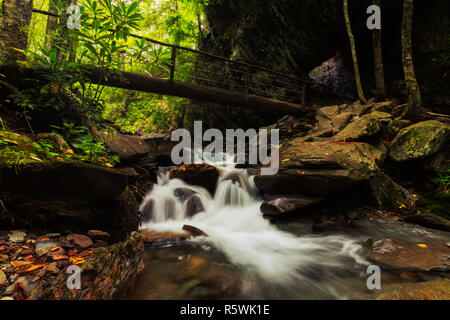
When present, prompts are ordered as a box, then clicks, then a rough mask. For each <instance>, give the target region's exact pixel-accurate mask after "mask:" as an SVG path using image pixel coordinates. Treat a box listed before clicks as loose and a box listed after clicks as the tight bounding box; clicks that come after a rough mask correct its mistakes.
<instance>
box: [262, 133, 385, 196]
mask: <svg viewBox="0 0 450 320" xmlns="http://www.w3.org/2000/svg"><path fill="white" fill-rule="evenodd" d="M383 160H384V154H383V153H382V152H381V151H379V150H378V149H376V148H375V147H373V146H371V145H369V144H367V143H358V142H351V143H342V142H332V141H324V142H303V141H301V138H297V139H294V140H291V141H290V142H289V143H286V144H284V145H282V147H281V148H280V164H279V171H278V174H276V175H271V176H270V175H267V176H264V175H259V176H257V177H256V178H255V183H256V186H257V187H258V189H259V190H260V191H261V192H262V193H263V194H269V195H277V194H306V195H312V196H317V195H319V196H320V195H329V194H333V193H337V192H339V191H343V190H347V189H349V188H351V187H354V186H356V185H358V184H360V183H363V182H367V181H368V180H369V179H370V178H371V177H372V176H373V175H375V174H376V173H379V171H380V169H379V165H380V164H382V162H383Z"/></svg>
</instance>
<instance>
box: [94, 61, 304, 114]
mask: <svg viewBox="0 0 450 320" xmlns="http://www.w3.org/2000/svg"><path fill="white" fill-rule="evenodd" d="M85 72H86V77H87V78H88V79H89V81H90V82H91V83H93V84H99V85H104V86H108V87H115V88H121V89H128V90H136V91H142V92H149V93H158V94H166V95H170V96H176V97H181V98H188V99H198V100H203V101H207V102H212V103H217V104H221V105H228V106H236V107H242V108H247V109H252V110H255V111H257V112H265V113H276V114H285V115H293V116H304V115H305V114H306V113H308V112H309V111H311V108H308V107H306V106H303V105H300V104H294V103H290V102H286V101H280V100H275V99H270V98H265V97H260V96H256V95H251V94H249V95H248V96H247V97H246V96H245V94H243V93H241V92H235V91H230V90H224V89H219V88H211V87H206V86H202V85H196V84H187V83H183V82H180V81H170V80H166V79H162V78H157V77H149V76H146V75H141V74H135V73H131V72H121V73H120V74H119V73H114V74H108V72H107V70H105V69H102V68H94V69H85Z"/></svg>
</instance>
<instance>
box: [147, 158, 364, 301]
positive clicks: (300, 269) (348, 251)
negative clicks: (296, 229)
mask: <svg viewBox="0 0 450 320" xmlns="http://www.w3.org/2000/svg"><path fill="white" fill-rule="evenodd" d="M216 166H217V167H218V168H219V169H220V170H221V171H222V172H223V174H222V176H221V177H220V178H219V180H218V182H217V188H216V192H215V196H214V197H211V195H210V194H209V193H208V191H207V190H206V189H203V188H201V187H198V186H191V185H188V184H186V183H185V182H183V181H181V180H178V179H172V180H169V179H168V178H167V173H164V172H163V171H162V172H160V174H159V177H158V183H157V184H156V185H155V186H154V187H153V189H152V190H151V191H150V192H149V193H148V195H147V196H146V197H145V199H144V200H143V202H142V204H141V207H140V209H141V212H143V214H144V216H145V218H146V220H145V222H144V223H143V225H142V227H141V229H144V230H154V231H170V232H180V231H181V228H182V227H183V225H184V224H189V225H193V226H195V227H197V228H200V229H201V230H203V231H204V232H206V233H207V234H208V235H209V237H198V238H195V239H192V240H190V241H194V242H202V243H210V244H212V245H213V246H214V247H215V248H216V249H218V250H221V251H222V252H223V253H224V254H225V255H226V256H227V257H228V259H229V260H230V262H232V263H233V264H235V265H236V266H239V267H241V268H242V269H243V270H245V272H248V274H249V275H250V276H249V277H250V278H251V277H252V276H254V277H255V279H256V278H261V279H264V281H267V282H269V283H272V284H275V285H281V286H287V287H289V286H293V284H295V286H294V287H293V288H292V290H299V286H300V287H301V288H303V289H302V290H312V292H316V293H317V292H320V293H321V295H320V296H321V297H323V296H326V297H329V298H345V297H346V296H345V295H344V294H343V292H345V288H346V286H347V284H345V279H344V280H342V277H341V276H342V274H345V273H346V272H354V273H358V272H359V273H361V267H363V266H365V265H367V262H366V261H365V260H364V259H363V258H362V256H361V255H360V254H359V252H360V250H361V246H360V245H359V244H358V241H357V240H356V239H352V238H348V237H344V236H337V235H333V236H311V235H308V236H304V237H298V236H295V235H293V234H291V233H287V232H283V231H280V230H279V229H278V228H277V227H275V226H274V225H272V224H271V223H270V222H269V221H268V220H267V219H265V218H264V217H263V215H262V213H261V212H260V210H259V206H260V204H261V199H259V197H258V196H257V193H256V188H255V185H254V183H253V177H252V176H249V175H248V174H247V172H246V170H244V169H235V168H234V166H231V165H230V164H229V163H228V162H226V163H222V164H216ZM193 199H196V200H195V201H194V200H193ZM193 202H196V205H192V203H193ZM349 266H353V267H354V270H355V271H349ZM350 269H351V268H350ZM330 270H333V272H330ZM338 274H340V275H341V276H337V275H338ZM344 278H345V277H344ZM318 279H319V280H318ZM364 285H365V282H364ZM250 287H251V286H250ZM338 288H339V289H338ZM343 288H344V289H343ZM346 289H347V291H351V290H350V288H346ZM312 297H313V298H314V297H315V296H314V294H312Z"/></svg>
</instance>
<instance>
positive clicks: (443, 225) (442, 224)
mask: <svg viewBox="0 0 450 320" xmlns="http://www.w3.org/2000/svg"><path fill="white" fill-rule="evenodd" d="M403 221H406V222H409V223H414V224H418V225H420V226H423V227H427V228H433V229H439V230H444V231H450V220H447V219H445V218H444V217H439V216H430V215H422V214H416V215H411V216H407V217H405V218H404V219H403Z"/></svg>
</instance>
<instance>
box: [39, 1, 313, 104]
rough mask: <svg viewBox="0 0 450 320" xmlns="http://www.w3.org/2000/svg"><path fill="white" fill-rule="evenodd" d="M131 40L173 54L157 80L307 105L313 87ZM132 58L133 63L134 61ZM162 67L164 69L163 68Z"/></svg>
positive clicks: (149, 66) (256, 68)
mask: <svg viewBox="0 0 450 320" xmlns="http://www.w3.org/2000/svg"><path fill="white" fill-rule="evenodd" d="M33 12H34V13H37V14H44V15H48V16H57V15H55V14H54V13H50V12H47V11H43V10H38V9H33ZM130 36H131V37H132V38H135V39H138V40H141V41H142V40H143V41H146V42H148V43H151V44H153V46H154V48H155V47H156V48H165V49H166V50H168V52H166V53H168V54H170V59H169V61H168V62H167V63H165V68H163V69H162V70H161V69H160V70H159V72H157V76H158V77H160V78H166V79H168V80H170V81H182V82H188V83H195V84H200V85H205V86H208V87H215V88H221V89H227V90H232V91H237V92H242V94H243V95H244V97H248V95H257V96H262V97H268V98H273V99H277V100H282V101H287V102H292V103H296V104H302V105H306V88H307V84H308V83H309V80H307V79H304V78H299V77H296V76H293V75H290V74H286V73H283V72H279V71H274V70H271V69H268V68H265V67H262V66H258V65H254V64H250V63H247V62H242V61H237V60H232V59H229V58H226V57H221V56H218V55H215V54H211V53H209V52H205V51H202V50H196V49H192V48H187V47H183V46H179V45H173V44H169V43H164V42H161V41H158V40H154V39H151V38H148V37H144V36H140V35H136V34H131V35H130ZM129 58H130V59H131V57H129ZM123 59H125V57H123ZM189 59H191V61H190V63H193V64H194V65H193V68H188V69H186V68H183V67H184V66H185V64H186V63H189V61H187V60H189ZM183 60H184V61H183ZM130 61H132V60H130ZM132 64H134V65H136V64H137V65H141V66H142V67H143V70H146V69H152V67H154V66H155V64H156V62H154V61H153V62H151V61H150V60H146V59H140V61H133V62H132ZM158 66H159V67H160V64H159V65H158ZM133 69H135V68H133ZM147 74H148V75H150V76H154V72H151V71H148V72H147Z"/></svg>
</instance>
